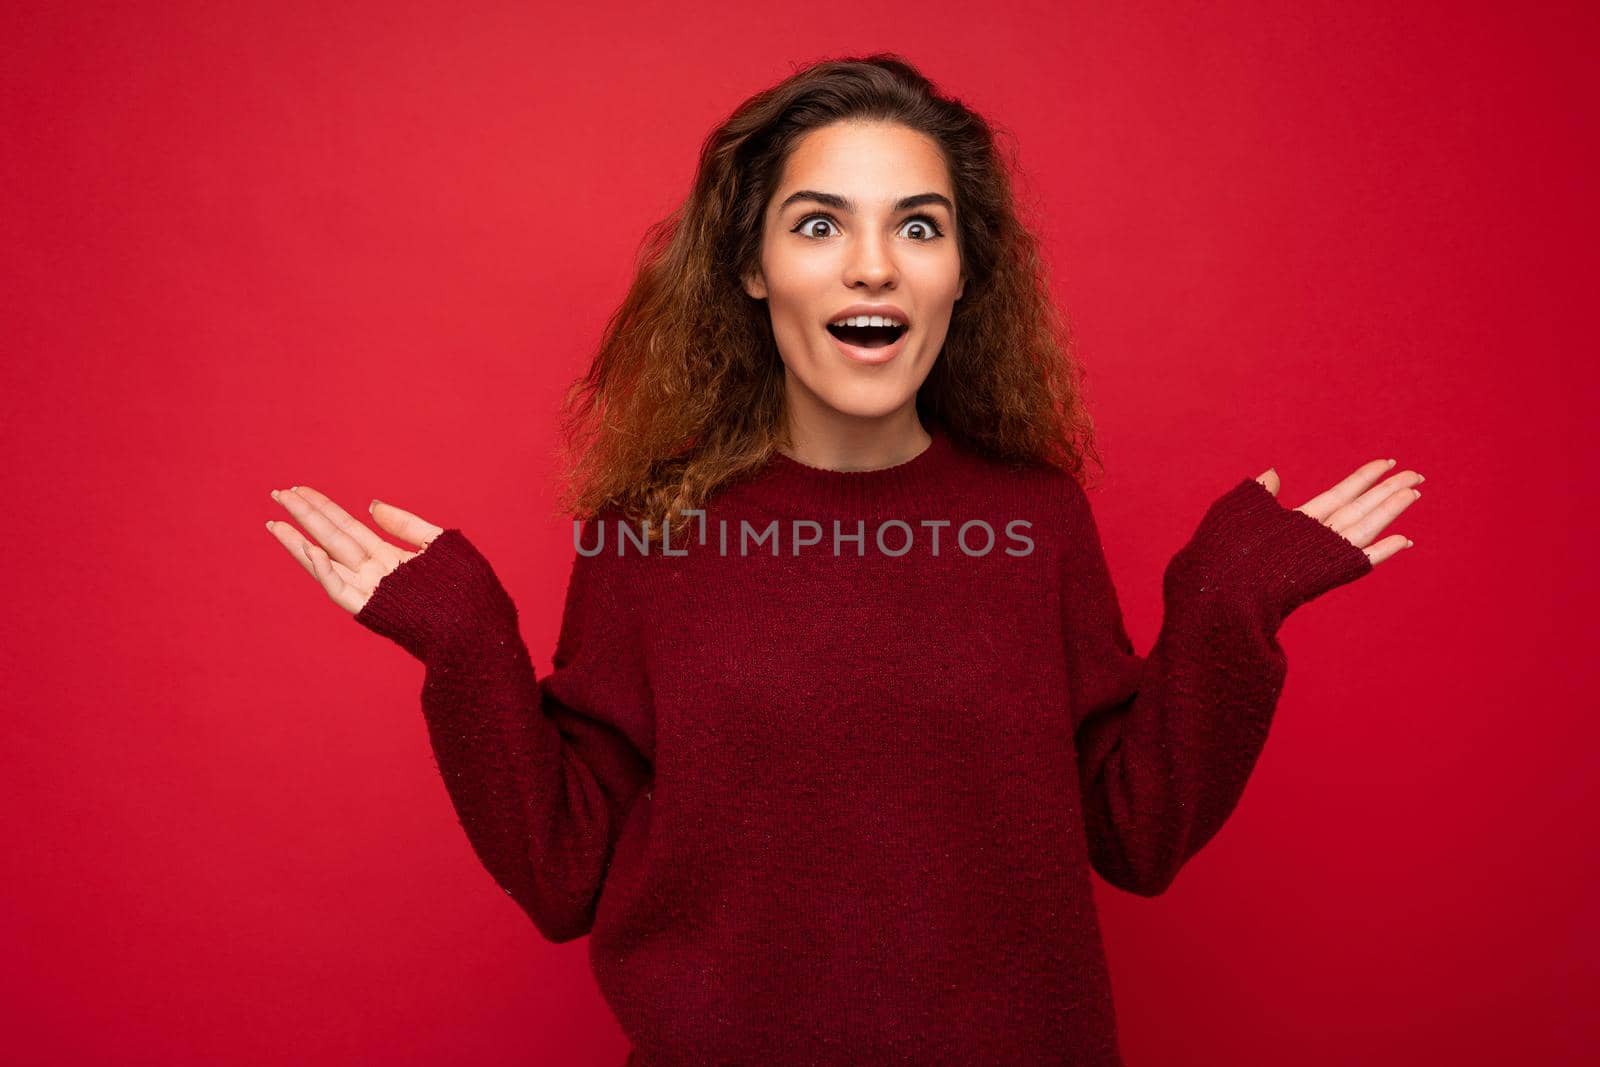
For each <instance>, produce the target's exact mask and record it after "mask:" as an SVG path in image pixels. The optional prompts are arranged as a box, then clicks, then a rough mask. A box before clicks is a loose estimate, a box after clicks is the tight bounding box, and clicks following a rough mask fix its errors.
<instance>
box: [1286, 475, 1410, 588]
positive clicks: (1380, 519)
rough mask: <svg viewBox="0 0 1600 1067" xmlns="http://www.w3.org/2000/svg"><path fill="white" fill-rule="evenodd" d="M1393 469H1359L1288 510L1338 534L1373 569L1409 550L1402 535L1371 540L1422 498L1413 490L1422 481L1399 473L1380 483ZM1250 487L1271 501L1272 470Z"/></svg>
mask: <svg viewBox="0 0 1600 1067" xmlns="http://www.w3.org/2000/svg"><path fill="white" fill-rule="evenodd" d="M1393 467H1394V460H1390V459H1375V460H1373V461H1372V462H1370V463H1364V464H1362V465H1361V466H1359V467H1357V468H1356V469H1355V471H1354V472H1352V473H1351V474H1350V476H1349V477H1347V478H1345V479H1344V480H1343V481H1341V482H1339V483H1338V484H1337V485H1335V486H1333V487H1332V488H1329V489H1326V490H1324V491H1323V492H1321V493H1319V494H1317V495H1316V496H1314V497H1312V498H1311V499H1310V500H1307V501H1306V502H1305V503H1304V504H1301V505H1300V506H1299V507H1297V508H1295V509H1294V510H1296V511H1301V512H1304V513H1305V514H1307V515H1310V516H1311V517H1312V518H1313V519H1316V520H1317V521H1318V522H1320V523H1322V524H1323V525H1324V526H1327V527H1329V528H1331V529H1332V530H1333V531H1334V532H1336V533H1338V534H1340V535H1341V536H1342V537H1344V539H1345V540H1347V541H1349V542H1350V543H1351V544H1353V545H1355V546H1356V547H1357V548H1359V549H1361V550H1362V551H1363V552H1365V553H1366V554H1367V558H1368V559H1370V560H1371V561H1372V563H1373V565H1374V566H1376V565H1378V564H1379V563H1382V562H1383V561H1384V560H1386V559H1388V558H1389V557H1390V556H1392V555H1394V554H1395V553H1396V552H1399V551H1400V550H1401V549H1402V548H1410V547H1411V541H1410V540H1409V539H1408V538H1407V537H1406V536H1405V535H1404V534H1390V535H1389V536H1388V537H1385V538H1384V539H1383V540H1381V541H1379V542H1377V543H1376V544H1374V543H1373V538H1375V537H1377V536H1378V534H1380V533H1382V532H1383V529H1384V527H1386V526H1388V525H1389V524H1390V523H1391V522H1393V521H1394V520H1395V518H1396V516H1398V515H1399V514H1400V513H1401V512H1402V511H1404V510H1405V509H1406V508H1408V507H1410V506H1411V505H1412V504H1413V503H1415V502H1416V500H1417V498H1418V497H1420V496H1421V495H1422V493H1421V491H1420V490H1418V489H1416V488H1414V487H1415V486H1416V485H1418V484H1419V483H1420V482H1421V481H1422V475H1420V474H1418V473H1417V472H1416V471H1412V470H1405V471H1401V472H1400V473H1399V474H1394V475H1390V476H1389V477H1387V478H1385V477H1384V475H1385V474H1387V473H1388V471H1389V470H1390V469H1392V468H1393ZM1380 478H1381V479H1383V480H1382V481H1381V482H1380V481H1379V479H1380ZM1256 481H1258V482H1260V483H1261V484H1262V485H1263V486H1265V487H1266V489H1267V492H1269V493H1271V494H1272V495H1273V496H1277V495H1278V488H1279V487H1278V472H1277V470H1276V468H1272V467H1269V468H1267V469H1266V470H1265V471H1263V472H1261V474H1259V475H1257V476H1256Z"/></svg>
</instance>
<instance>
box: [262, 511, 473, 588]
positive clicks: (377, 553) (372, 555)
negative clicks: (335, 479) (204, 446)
mask: <svg viewBox="0 0 1600 1067" xmlns="http://www.w3.org/2000/svg"><path fill="white" fill-rule="evenodd" d="M272 499H274V500H276V501H277V502H278V503H279V504H282V505H283V506H284V508H285V509H287V510H288V512H289V514H290V515H291V516H292V517H293V518H294V520H295V521H296V522H298V523H299V524H300V525H301V526H303V527H305V529H306V531H307V532H308V533H309V534H310V535H311V537H313V538H315V539H316V541H315V543H313V542H312V541H311V540H309V539H308V538H306V537H305V536H304V535H302V534H301V533H300V531H299V530H297V529H295V527H294V525H293V524H292V523H287V522H281V521H280V522H268V523H267V529H268V530H270V531H271V532H272V536H274V537H276V538H277V539H278V543H279V544H281V545H283V547H284V548H285V549H287V550H288V552H289V554H290V555H291V556H293V557H294V558H295V559H296V560H298V561H299V562H300V565H301V566H302V567H304V568H305V569H306V571H307V572H308V573H310V575H311V576H312V577H313V578H315V579H316V580H317V582H318V584H320V585H321V586H322V588H323V589H324V590H325V591H326V592H327V594H328V597H329V599H331V600H332V601H333V602H334V603H335V604H338V605H339V606H340V607H342V608H344V609H345V610H346V611H348V612H349V613H350V614H352V615H354V614H356V613H357V612H359V611H360V610H361V608H362V606H363V605H365V604H366V602H367V599H368V598H369V597H370V596H372V591H373V590H374V589H376V588H377V587H378V582H380V581H381V580H382V579H383V577H384V575H386V574H388V573H389V572H390V571H392V570H394V569H395V568H396V567H398V566H400V564H402V563H404V562H405V561H406V560H408V559H411V558H412V557H414V556H417V555H419V554H421V553H422V552H423V551H425V550H426V549H427V547H428V545H429V543H430V542H432V541H433V539H434V538H435V537H438V536H439V535H440V534H442V533H443V532H444V528H443V527H440V526H435V525H434V524H433V523H431V522H427V521H426V520H424V519H420V518H418V517H417V516H415V515H413V514H411V512H409V511H402V510H401V509H399V508H397V507H394V506H393V505H392V504H385V503H384V502H383V501H381V500H374V501H373V502H372V506H371V507H370V508H369V509H368V510H369V511H370V512H371V514H372V519H373V521H374V522H376V523H377V524H378V525H379V527H381V528H382V529H383V530H384V531H385V532H387V533H390V534H393V535H394V536H395V537H397V538H399V539H400V540H401V541H405V542H407V543H409V544H413V545H417V546H418V548H417V551H415V552H408V551H406V550H405V549H402V548H397V547H396V546H394V545H392V544H390V543H389V542H388V541H385V540H384V539H383V538H381V537H379V536H378V535H377V534H376V533H374V532H373V531H372V530H371V529H370V528H368V527H367V526H366V525H365V524H364V523H362V522H360V521H358V520H357V519H356V518H355V517H354V516H352V515H351V514H350V513H349V512H348V511H346V510H344V508H341V507H340V506H339V505H338V504H335V503H334V502H333V501H332V500H329V499H328V498H327V497H326V496H324V495H323V494H321V493H319V492H317V491H316V490H315V489H313V488H311V487H310V486H309V485H296V486H292V487H290V488H288V489H274V490H273V491H272Z"/></svg>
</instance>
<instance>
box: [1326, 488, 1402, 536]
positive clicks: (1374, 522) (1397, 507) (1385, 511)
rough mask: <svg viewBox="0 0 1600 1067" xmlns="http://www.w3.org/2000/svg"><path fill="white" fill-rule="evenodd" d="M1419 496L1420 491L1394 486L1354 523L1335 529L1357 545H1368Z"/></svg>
mask: <svg viewBox="0 0 1600 1067" xmlns="http://www.w3.org/2000/svg"><path fill="white" fill-rule="evenodd" d="M1421 495H1422V492H1421V490H1418V489H1412V488H1410V487H1409V486H1403V485H1399V484H1396V485H1394V486H1393V487H1391V488H1389V489H1388V490H1387V491H1386V492H1384V493H1383V495H1382V496H1381V497H1380V498H1379V500H1378V502H1377V504H1376V505H1374V506H1373V507H1372V509H1371V510H1370V511H1368V512H1366V513H1365V514H1363V515H1361V516H1360V517H1359V518H1357V519H1356V520H1355V521H1354V522H1348V523H1346V524H1345V525H1343V526H1337V525H1336V526H1335V529H1337V530H1338V531H1339V532H1340V533H1342V534H1344V535H1345V536H1346V537H1348V538H1349V539H1350V540H1352V541H1354V542H1355V543H1356V544H1358V545H1367V544H1370V543H1371V542H1372V540H1373V539H1374V538H1376V537H1377V536H1378V535H1379V534H1380V533H1382V532H1383V529H1384V527H1386V526H1388V525H1389V524H1390V523H1391V522H1393V521H1394V520H1395V519H1396V517H1398V516H1399V514H1400V513H1401V512H1402V511H1404V510H1405V509H1406V508H1409V507H1410V506H1411V505H1412V504H1414V503H1416V502H1417V499H1418V498H1419V497H1420V496H1421ZM1336 518H1339V517H1338V516H1336Z"/></svg>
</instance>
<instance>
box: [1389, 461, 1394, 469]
mask: <svg viewBox="0 0 1600 1067" xmlns="http://www.w3.org/2000/svg"><path fill="white" fill-rule="evenodd" d="M1389 466H1391V467H1392V466H1394V460H1392V459H1391V460H1390V461H1389Z"/></svg>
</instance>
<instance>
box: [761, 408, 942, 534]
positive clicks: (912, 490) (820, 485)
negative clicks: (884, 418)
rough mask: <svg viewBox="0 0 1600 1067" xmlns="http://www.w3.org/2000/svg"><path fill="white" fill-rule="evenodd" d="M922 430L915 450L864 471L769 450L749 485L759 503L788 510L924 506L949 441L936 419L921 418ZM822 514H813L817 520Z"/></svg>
mask: <svg viewBox="0 0 1600 1067" xmlns="http://www.w3.org/2000/svg"><path fill="white" fill-rule="evenodd" d="M923 429H924V430H926V431H927V433H928V436H929V438H930V440H929V442H928V444H927V445H926V447H924V448H923V450H922V451H921V452H918V453H917V454H916V455H914V456H912V457H911V458H910V459H907V460H902V461H901V462H899V463H895V464H891V465H890V466H887V467H874V468H871V469H868V470H850V471H847V470H832V469H829V468H826V467H813V466H810V465H809V464H805V463H802V462H800V461H799V460H797V459H794V458H792V457H790V456H788V455H785V454H784V453H782V452H779V451H777V450H774V451H773V453H772V456H771V458H769V459H768V461H767V463H766V465H765V466H764V467H763V468H762V470H761V472H760V476H759V477H758V478H756V479H755V480H754V481H753V482H752V483H751V485H750V489H751V491H752V492H753V493H754V494H755V495H756V496H757V498H758V499H759V500H760V502H762V503H765V504H766V505H768V506H769V507H771V508H773V509H775V510H781V511H784V512H786V513H790V514H796V513H800V512H804V511H806V510H807V509H808V508H809V509H814V510H817V511H819V512H824V513H827V514H832V513H837V512H861V511H886V510H887V511H893V510H894V509H896V508H903V509H907V510H909V509H911V508H914V507H916V506H918V505H925V504H926V503H927V502H928V501H929V500H930V499H932V497H933V495H934V493H935V491H936V490H937V487H938V485H939V484H940V482H941V480H942V476H943V475H944V474H946V473H948V468H949V464H950V460H951V456H952V449H953V444H952V442H951V440H950V436H949V431H947V430H946V429H945V428H944V427H943V426H942V425H940V424H939V423H938V422H937V421H936V420H934V419H931V418H929V419H926V420H925V421H924V422H923ZM827 514H818V515H816V516H815V517H816V518H819V519H821V518H825V517H827ZM802 517H810V516H802Z"/></svg>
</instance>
